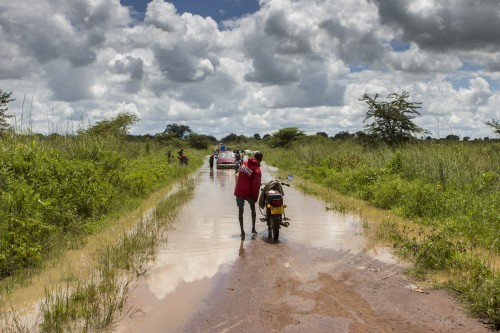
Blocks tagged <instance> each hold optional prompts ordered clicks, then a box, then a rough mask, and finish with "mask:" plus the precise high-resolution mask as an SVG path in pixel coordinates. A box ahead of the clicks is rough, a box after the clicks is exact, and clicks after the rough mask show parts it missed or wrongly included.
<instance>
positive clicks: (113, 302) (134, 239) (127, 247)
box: [2, 181, 194, 332]
mask: <svg viewBox="0 0 500 333" xmlns="http://www.w3.org/2000/svg"><path fill="white" fill-rule="evenodd" d="M193 190H194V181H187V182H185V183H184V185H183V186H182V187H181V188H180V189H179V190H178V191H176V192H175V193H174V194H172V195H169V196H168V197H167V198H165V199H164V200H162V201H161V202H160V203H158V204H157V205H156V207H155V209H154V211H153V214H152V215H151V217H150V218H144V219H142V220H141V221H140V223H138V225H137V226H136V227H135V228H134V229H133V230H130V231H127V232H126V233H124V234H123V235H122V237H120V238H119V240H118V241H117V242H116V243H114V244H110V245H106V246H105V247H103V248H100V249H98V250H97V251H96V253H95V255H97V256H98V264H97V266H96V267H95V274H94V275H93V276H92V278H91V280H90V281H81V280H80V279H78V278H76V281H71V282H69V283H68V285H67V286H66V287H63V288H62V287H58V288H56V289H51V290H46V293H45V297H44V299H43V301H42V304H41V308H40V314H39V319H38V321H37V323H36V325H35V326H32V327H28V326H25V325H24V324H22V320H20V319H19V317H18V316H20V314H18V313H15V312H14V313H13V314H11V315H10V316H9V318H7V320H8V322H9V324H7V325H5V326H4V327H2V328H3V330H4V331H5V332H38V331H41V332H68V331H69V332H75V331H78V332H92V331H98V330H104V329H107V328H109V327H111V326H112V325H113V324H114V323H115V322H116V320H117V319H118V318H119V316H120V314H123V313H124V312H128V311H131V310H133V309H127V308H125V305H126V300H127V298H128V296H129V295H130V292H131V291H132V290H133V285H134V281H135V278H136V277H137V276H140V275H143V274H145V273H146V272H147V270H148V265H149V264H150V263H151V261H152V260H153V259H154V257H155V254H156V251H157V249H158V246H159V245H160V244H161V243H162V242H164V241H166V238H162V235H163V234H164V232H165V231H166V230H167V229H168V228H169V227H170V225H171V223H172V222H173V221H174V220H175V218H176V216H177V214H178V212H179V211H180V208H181V207H182V206H183V204H184V203H185V202H187V200H188V199H189V198H191V196H192V193H193ZM7 320H6V321H7Z"/></svg>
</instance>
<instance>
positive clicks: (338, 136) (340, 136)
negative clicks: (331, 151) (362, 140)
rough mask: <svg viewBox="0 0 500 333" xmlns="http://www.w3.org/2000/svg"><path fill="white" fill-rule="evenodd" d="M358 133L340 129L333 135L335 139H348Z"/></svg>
mask: <svg viewBox="0 0 500 333" xmlns="http://www.w3.org/2000/svg"><path fill="white" fill-rule="evenodd" d="M355 136H356V135H355V134H354V133H353V134H351V133H349V131H340V132H338V133H337V134H335V135H334V136H333V138H334V139H336V140H348V139H353V138H354V137H355Z"/></svg>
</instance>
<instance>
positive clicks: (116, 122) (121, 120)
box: [79, 113, 139, 137]
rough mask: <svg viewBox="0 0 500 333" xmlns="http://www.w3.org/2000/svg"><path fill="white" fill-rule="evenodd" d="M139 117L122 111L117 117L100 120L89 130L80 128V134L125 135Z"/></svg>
mask: <svg viewBox="0 0 500 333" xmlns="http://www.w3.org/2000/svg"><path fill="white" fill-rule="evenodd" d="M138 121H139V118H138V117H137V116H136V115H133V114H130V113H120V114H118V115H117V116H116V117H115V118H112V119H109V120H108V119H106V120H102V121H98V122H97V123H96V124H95V125H93V126H91V127H90V128H88V129H87V130H80V131H79V133H80V134H84V133H87V134H90V135H96V136H103V137H106V136H111V137H124V136H125V135H127V133H128V132H129V130H130V128H129V127H130V126H131V125H133V124H135V123H137V122H138Z"/></svg>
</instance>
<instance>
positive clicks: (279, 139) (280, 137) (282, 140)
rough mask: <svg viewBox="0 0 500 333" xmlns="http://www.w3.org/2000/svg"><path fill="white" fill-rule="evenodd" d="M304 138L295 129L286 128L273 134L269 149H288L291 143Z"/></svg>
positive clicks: (302, 133) (303, 135)
mask: <svg viewBox="0 0 500 333" xmlns="http://www.w3.org/2000/svg"><path fill="white" fill-rule="evenodd" d="M303 137H305V134H304V132H302V131H301V130H299V129H298V128H297V127H287V128H282V129H280V130H279V131H278V132H277V133H274V134H273V135H272V137H271V141H270V145H271V147H275V148H276V147H289V146H290V145H291V144H292V142H294V141H297V140H299V139H301V138H303Z"/></svg>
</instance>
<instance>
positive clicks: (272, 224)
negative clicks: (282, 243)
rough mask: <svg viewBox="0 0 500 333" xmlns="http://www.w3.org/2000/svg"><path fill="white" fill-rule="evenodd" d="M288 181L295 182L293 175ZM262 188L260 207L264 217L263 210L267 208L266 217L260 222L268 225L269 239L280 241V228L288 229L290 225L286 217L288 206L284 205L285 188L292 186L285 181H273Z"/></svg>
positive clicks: (264, 184)
mask: <svg viewBox="0 0 500 333" xmlns="http://www.w3.org/2000/svg"><path fill="white" fill-rule="evenodd" d="M287 180H289V181H291V180H293V175H288V177H287ZM261 186H262V188H261V192H260V196H259V207H260V208H261V214H262V215H264V214H263V213H262V209H264V208H265V215H264V216H265V217H263V218H261V219H260V220H261V221H262V222H266V223H267V230H268V234H269V238H270V239H271V238H272V239H274V240H278V238H279V235H280V228H281V227H282V226H283V227H285V228H288V226H289V225H290V222H289V221H290V219H289V218H288V217H286V215H285V208H286V207H287V206H286V205H285V204H283V195H284V192H283V186H290V184H287V183H285V182H284V181H283V180H279V179H273V180H270V181H268V182H267V183H262V184H261Z"/></svg>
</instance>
